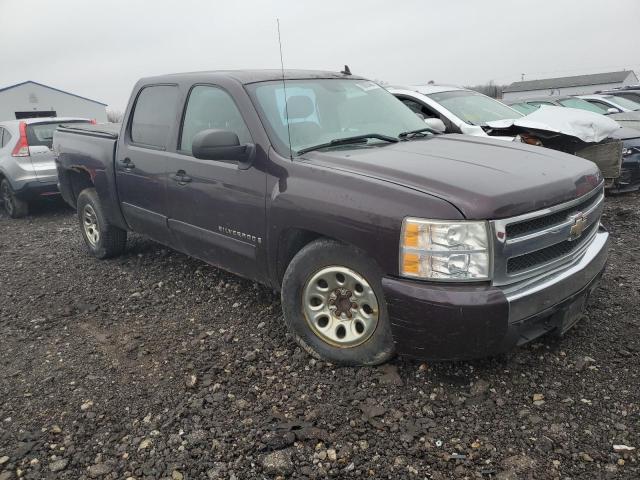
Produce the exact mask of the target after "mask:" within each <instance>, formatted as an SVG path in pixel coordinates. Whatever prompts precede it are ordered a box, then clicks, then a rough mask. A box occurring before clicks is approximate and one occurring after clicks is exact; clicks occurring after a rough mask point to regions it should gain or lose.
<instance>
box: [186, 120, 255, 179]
mask: <svg viewBox="0 0 640 480" xmlns="http://www.w3.org/2000/svg"><path fill="white" fill-rule="evenodd" d="M191 152H192V153H193V156H194V157H196V158H199V159H201V160H231V161H236V162H238V168H240V169H242V170H246V169H247V168H249V167H250V166H251V164H252V163H253V157H254V153H255V145H253V144H252V143H248V144H246V145H240V139H238V135H236V134H235V133H234V132H232V131H230V130H219V129H208V130H203V131H201V132H198V133H197V134H196V135H195V136H194V137H193V142H192V144H191Z"/></svg>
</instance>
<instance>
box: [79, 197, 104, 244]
mask: <svg viewBox="0 0 640 480" xmlns="http://www.w3.org/2000/svg"><path fill="white" fill-rule="evenodd" d="M82 225H83V226H84V233H85V236H86V237H87V241H88V242H89V243H90V244H91V246H92V247H95V246H96V245H97V244H98V242H99V241H100V231H99V230H98V217H97V215H96V211H95V210H94V209H93V207H92V206H91V205H85V206H84V208H83V209H82Z"/></svg>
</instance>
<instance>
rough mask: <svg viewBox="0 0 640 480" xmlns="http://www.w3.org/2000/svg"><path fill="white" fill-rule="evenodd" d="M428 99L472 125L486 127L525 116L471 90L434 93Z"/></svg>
mask: <svg viewBox="0 0 640 480" xmlns="http://www.w3.org/2000/svg"><path fill="white" fill-rule="evenodd" d="M428 97H429V98H432V99H433V100H435V101H436V102H438V103H439V104H440V105H442V106H443V107H444V108H446V109H447V110H449V111H450V112H451V113H453V114H454V115H456V116H457V117H458V118H460V119H461V120H462V121H464V122H466V123H468V124H470V125H486V124H487V123H488V122H493V121H494V120H507V119H512V118H520V117H523V116H524V115H523V114H521V113H520V112H517V111H515V110H514V109H513V108H511V107H507V106H506V105H505V104H504V103H501V102H499V101H498V100H494V99H493V98H490V97H487V96H485V95H482V94H481V93H477V92H472V91H471V90H453V91H450V92H440V93H432V94H430V95H428Z"/></svg>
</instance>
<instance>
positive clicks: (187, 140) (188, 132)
mask: <svg viewBox="0 0 640 480" xmlns="http://www.w3.org/2000/svg"><path fill="white" fill-rule="evenodd" d="M208 129H221V130H230V131H232V132H233V133H235V134H236V135H238V139H239V140H240V144H241V145H244V144H246V143H250V142H251V135H250V134H249V129H248V128H247V125H246V123H245V122H244V120H243V118H242V115H241V114H240V110H238V107H237V106H236V104H235V102H234V101H233V99H232V98H231V96H230V95H229V94H228V93H227V92H225V91H224V90H222V89H221V88H218V87H213V86H206V85H199V86H196V87H194V88H193V89H192V90H191V93H190V95H189V100H188V101H187V108H186V110H185V113H184V121H183V122H182V132H181V134H180V144H179V149H180V150H181V151H182V152H185V153H189V154H190V153H191V145H192V144H193V137H195V136H196V134H198V133H199V132H201V131H203V130H208Z"/></svg>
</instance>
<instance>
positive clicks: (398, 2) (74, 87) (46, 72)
mask: <svg viewBox="0 0 640 480" xmlns="http://www.w3.org/2000/svg"><path fill="white" fill-rule="evenodd" d="M276 17H279V18H280V24H281V32H282V40H283V51H284V63H285V68H287V67H288V68H314V69H330V70H339V69H341V68H342V66H343V65H344V64H345V63H346V64H348V65H349V66H350V67H351V70H352V71H353V72H354V73H357V74H359V75H364V76H367V77H369V78H373V79H377V80H384V81H387V82H390V83H396V84H402V83H425V82H427V81H429V80H435V81H436V82H438V83H453V84H462V85H472V84H478V83H484V82H488V81H489V80H494V81H495V82H496V83H506V84H508V83H511V82H512V81H516V80H519V79H520V75H521V73H524V74H525V78H526V79H527V80H532V79H535V78H545V77H557V76H565V75H575V74H584V73H595V72H603V71H614V70H624V69H632V70H636V72H637V73H640V48H638V46H639V45H640V40H639V37H638V34H639V32H640V30H639V25H638V21H639V20H640V1H639V0H536V1H535V2H533V1H524V0H523V1H519V0H484V1H478V0H440V1H435V0H395V1H390V0H384V1H378V0H276V1H272V2H268V1H259V0H252V1H249V0H232V1H215V0H148V1H142V0H100V1H98V0H55V1H53V0H0V45H2V47H3V48H2V52H3V54H2V57H1V64H0V88H1V87H3V86H7V85H12V84H14V83H18V82H22V81H25V80H35V81H37V82H40V83H44V84H47V85H51V86H54V87H57V88H60V89H63V90H68V91H70V92H73V93H76V94H78V95H82V96H86V97H89V98H92V99H95V100H98V101H102V102H104V103H108V104H109V105H110V106H111V107H112V108H115V109H124V106H125V105H126V103H127V99H128V96H129V93H130V90H131V88H132V86H133V84H134V82H135V81H136V80H137V79H138V78H139V77H143V76H147V75H155V74H160V73H172V72H182V71H197V70H216V69H242V68H279V66H280V58H279V53H278V43H277V30H276Z"/></svg>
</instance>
